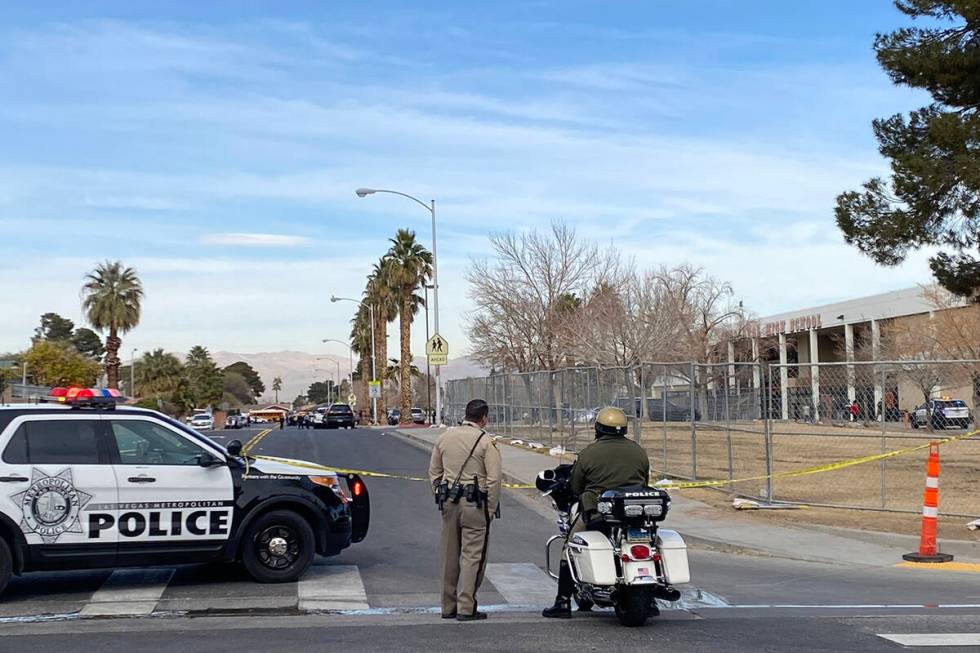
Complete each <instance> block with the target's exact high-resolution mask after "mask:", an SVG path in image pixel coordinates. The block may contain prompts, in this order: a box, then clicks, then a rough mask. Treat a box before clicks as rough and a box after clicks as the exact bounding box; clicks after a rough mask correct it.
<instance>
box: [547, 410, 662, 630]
mask: <svg viewBox="0 0 980 653" xmlns="http://www.w3.org/2000/svg"><path fill="white" fill-rule="evenodd" d="M626 430H627V420H626V413H624V412H623V411H622V410H620V409H619V408H614V407H608V408H603V409H602V410H600V411H599V414H598V415H596V420H595V442H593V443H592V444H590V445H589V446H587V447H586V448H585V449H583V450H582V451H581V452H579V454H578V459H577V460H576V461H575V466H574V467H572V475H571V486H572V491H573V492H575V494H576V495H577V496H578V498H579V512H578V515H577V517H576V518H575V522H574V524H573V525H572V529H571V531H570V533H569V537H571V535H572V534H574V533H578V532H580V531H584V530H594V529H593V528H590V523H593V522H597V521H599V518H598V513H597V511H596V504H597V503H598V499H599V496H600V495H601V494H602V493H603V492H605V491H606V490H610V489H612V488H615V487H624V486H632V485H641V486H642V485H646V484H647V483H648V482H649V478H650V458H649V457H648V456H647V453H646V451H644V450H643V447H641V446H640V445H638V444H637V443H636V442H633V441H632V440H628V439H627V438H626ZM573 591H574V583H573V582H572V573H571V571H570V570H569V568H568V563H567V562H565V559H564V556H562V561H561V566H560V568H559V570H558V596H556V597H555V604H554V605H553V606H551V607H550V608H545V609H544V611H542V613H541V614H542V615H543V616H545V617H550V618H556V619H568V618H570V617H571V616H572V603H571V598H572V592H573Z"/></svg>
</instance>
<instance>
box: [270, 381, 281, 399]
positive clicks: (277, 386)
mask: <svg viewBox="0 0 980 653" xmlns="http://www.w3.org/2000/svg"><path fill="white" fill-rule="evenodd" d="M280 390H282V377H281V376H277V377H276V378H274V379H272V391H273V392H275V393H276V403H277V404H278V403H279V391H280Z"/></svg>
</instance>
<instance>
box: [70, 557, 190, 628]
mask: <svg viewBox="0 0 980 653" xmlns="http://www.w3.org/2000/svg"><path fill="white" fill-rule="evenodd" d="M173 575H174V570H173V569H172V568H170V569H117V570H116V571H113V572H112V574H110V575H109V578H107V579H106V581H105V582H104V583H102V587H100V588H99V589H98V590H97V591H96V592H95V594H93V595H92V598H91V599H89V602H88V603H87V604H86V605H85V607H84V608H82V610H81V613H80V614H81V616H83V617H115V616H146V615H148V614H151V613H152V612H153V609H154V608H155V607H156V605H157V601H159V600H160V597H161V596H163V592H164V590H166V589H167V584H168V583H169V582H170V579H171V577H172V576H173Z"/></svg>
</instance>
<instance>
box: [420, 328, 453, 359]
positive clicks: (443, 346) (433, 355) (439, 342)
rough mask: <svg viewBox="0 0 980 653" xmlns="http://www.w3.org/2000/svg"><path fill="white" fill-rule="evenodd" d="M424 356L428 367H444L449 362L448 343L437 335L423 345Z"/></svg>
mask: <svg viewBox="0 0 980 653" xmlns="http://www.w3.org/2000/svg"><path fill="white" fill-rule="evenodd" d="M425 355H426V356H428V358H429V365H445V364H446V363H448V362H449V343H448V342H446V339H445V338H443V337H442V336H440V335H439V334H438V333H437V334H435V335H434V336H432V337H431V338H429V341H428V342H427V343H425Z"/></svg>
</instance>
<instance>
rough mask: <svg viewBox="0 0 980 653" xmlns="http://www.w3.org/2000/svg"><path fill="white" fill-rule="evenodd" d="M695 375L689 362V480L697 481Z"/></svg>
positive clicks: (693, 368)
mask: <svg viewBox="0 0 980 653" xmlns="http://www.w3.org/2000/svg"><path fill="white" fill-rule="evenodd" d="M695 373H696V369H695V364H694V361H691V410H690V411H689V412H690V414H691V480H692V481H696V480H698V432H697V427H696V422H697V420H696V419H695V417H696V415H695V408H694V405H695V403H696V402H697V390H696V388H695V385H696V384H695V382H694V378H695V377H694V375H695Z"/></svg>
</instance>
